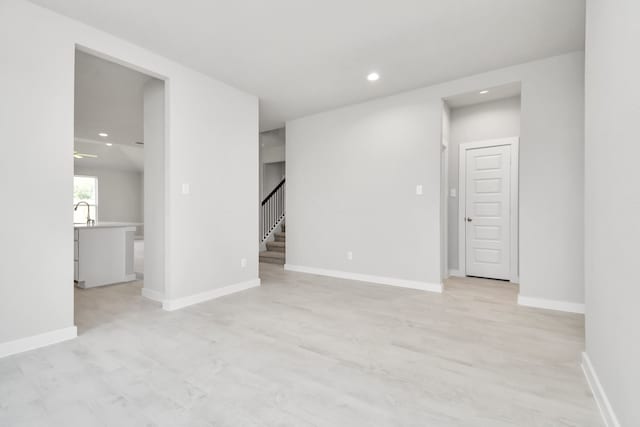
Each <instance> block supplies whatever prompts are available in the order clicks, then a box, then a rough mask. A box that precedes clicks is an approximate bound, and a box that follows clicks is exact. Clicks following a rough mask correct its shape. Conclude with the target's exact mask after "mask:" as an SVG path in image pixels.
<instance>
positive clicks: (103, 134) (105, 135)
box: [98, 132, 109, 138]
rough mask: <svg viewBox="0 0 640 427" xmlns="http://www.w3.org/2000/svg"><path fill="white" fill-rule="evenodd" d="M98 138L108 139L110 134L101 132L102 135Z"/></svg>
mask: <svg viewBox="0 0 640 427" xmlns="http://www.w3.org/2000/svg"><path fill="white" fill-rule="evenodd" d="M98 136H101V137H103V138H106V137H108V136H109V134H108V133H105V132H100V133H99V134H98Z"/></svg>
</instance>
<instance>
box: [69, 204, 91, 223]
mask: <svg viewBox="0 0 640 427" xmlns="http://www.w3.org/2000/svg"><path fill="white" fill-rule="evenodd" d="M83 203H84V204H85V205H87V225H94V224H95V223H96V222H95V220H93V219H91V206H90V205H89V203H87V202H85V201H84V200H81V201H79V202H78V203H76V205H75V206H74V207H73V210H74V211H77V210H78V207H79V206H80V205H81V204H83Z"/></svg>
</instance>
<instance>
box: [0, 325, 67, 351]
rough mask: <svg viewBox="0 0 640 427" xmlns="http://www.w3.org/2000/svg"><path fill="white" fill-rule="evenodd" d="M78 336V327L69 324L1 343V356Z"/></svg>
mask: <svg viewBox="0 0 640 427" xmlns="http://www.w3.org/2000/svg"><path fill="white" fill-rule="evenodd" d="M77 336H78V328H76V327H75V326H69V327H68V328H63V329H56V330H55V331H49V332H45V333H43V334H38V335H32V336H30V337H26V338H20V339H17V340H14V341H9V342H5V343H1V344H0V358H2V357H7V356H11V355H12V354H18V353H22V352H25V351H29V350H35V349H36V348H40V347H46V346H48V345H52V344H57V343H60V342H63V341H67V340H71V339H74V338H75V337H77Z"/></svg>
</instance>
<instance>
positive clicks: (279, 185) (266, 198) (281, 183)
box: [254, 178, 286, 206]
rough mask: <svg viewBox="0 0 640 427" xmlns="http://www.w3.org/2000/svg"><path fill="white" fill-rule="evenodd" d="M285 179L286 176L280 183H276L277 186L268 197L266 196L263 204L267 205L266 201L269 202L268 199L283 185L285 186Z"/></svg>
mask: <svg viewBox="0 0 640 427" xmlns="http://www.w3.org/2000/svg"><path fill="white" fill-rule="evenodd" d="M285 180H286V178H282V181H280V184H278V185H276V188H274V189H273V190H271V193H269V194H268V195H267V197H265V198H264V200H263V201H262V205H263V206H264V205H265V203H267V200H269V199H270V198H271V197H272V196H273V195H274V194H275V193H276V191H278V190H279V189H280V188H281V187H282V186H284V182H285ZM254 200H255V199H254Z"/></svg>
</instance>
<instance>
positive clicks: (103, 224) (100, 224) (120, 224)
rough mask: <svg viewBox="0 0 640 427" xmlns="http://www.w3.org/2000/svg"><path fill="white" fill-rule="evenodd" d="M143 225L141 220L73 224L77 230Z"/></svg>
mask: <svg viewBox="0 0 640 427" xmlns="http://www.w3.org/2000/svg"><path fill="white" fill-rule="evenodd" d="M142 225H144V223H142V222H96V223H95V225H87V224H73V228H74V229H76V230H78V229H80V230H88V229H92V228H126V227H139V226H142Z"/></svg>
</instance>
